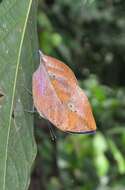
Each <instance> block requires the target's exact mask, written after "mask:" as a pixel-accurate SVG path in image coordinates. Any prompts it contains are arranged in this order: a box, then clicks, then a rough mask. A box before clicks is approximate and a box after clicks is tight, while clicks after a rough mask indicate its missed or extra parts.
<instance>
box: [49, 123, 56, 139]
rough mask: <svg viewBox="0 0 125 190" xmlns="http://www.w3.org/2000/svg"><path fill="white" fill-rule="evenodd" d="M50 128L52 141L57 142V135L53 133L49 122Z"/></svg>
mask: <svg viewBox="0 0 125 190" xmlns="http://www.w3.org/2000/svg"><path fill="white" fill-rule="evenodd" d="M48 128H49V132H50V135H51V138H52V140H53V141H56V135H55V133H54V131H53V128H52V125H51V124H50V123H49V122H48Z"/></svg>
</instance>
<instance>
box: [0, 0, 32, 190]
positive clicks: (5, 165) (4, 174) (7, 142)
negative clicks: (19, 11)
mask: <svg viewBox="0 0 125 190" xmlns="http://www.w3.org/2000/svg"><path fill="white" fill-rule="evenodd" d="M31 5H32V0H30V1H29V6H28V9H27V14H26V20H25V22H24V27H23V30H22V37H21V41H20V46H19V53H18V57H17V67H16V71H15V80H14V84H13V91H12V92H13V93H12V101H11V102H12V103H11V108H10V114H9V122H8V133H7V141H6V146H5V147H6V148H5V162H4V172H3V190H5V188H6V173H7V159H8V144H9V136H10V127H11V120H12V112H13V104H14V97H15V89H16V83H17V76H18V68H19V64H20V57H21V51H22V46H23V41H24V36H25V31H26V26H27V22H28V17H29V13H30V9H31Z"/></svg>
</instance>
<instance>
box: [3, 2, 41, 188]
mask: <svg viewBox="0 0 125 190" xmlns="http://www.w3.org/2000/svg"><path fill="white" fill-rule="evenodd" d="M36 8H37V4H36V2H35V1H32V0H16V1H15V0H4V1H2V3H1V4H0V92H1V93H2V99H3V100H2V103H1V104H0V190H17V189H18V190H24V189H25V190H26V189H27V188H28V185H29V181H30V180H29V176H30V170H31V166H32V164H33V160H34V158H35V155H36V145H35V141H34V137H33V115H31V114H29V113H28V112H26V111H25V110H31V109H32V97H31V95H30V94H29V93H28V91H27V90H26V88H28V89H29V90H31V83H32V72H33V70H34V65H35V64H36V62H37V60H38V58H37V57H38V48H37V31H36Z"/></svg>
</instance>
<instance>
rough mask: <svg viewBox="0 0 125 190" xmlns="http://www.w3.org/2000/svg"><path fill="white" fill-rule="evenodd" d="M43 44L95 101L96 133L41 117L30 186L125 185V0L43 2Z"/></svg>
mask: <svg viewBox="0 0 125 190" xmlns="http://www.w3.org/2000/svg"><path fill="white" fill-rule="evenodd" d="M38 35H39V45H40V48H41V49H42V51H43V52H44V53H46V54H49V55H51V56H54V57H56V58H58V59H60V60H62V61H64V62H65V63H66V64H67V65H69V66H70V67H71V68H72V70H73V71H74V73H75V75H76V76H77V78H78V80H79V82H80V86H81V87H82V88H83V89H84V90H85V92H86V94H87V95H88V98H89V100H90V102H91V104H92V107H93V112H94V115H95V119H96V123H97V128H98V130H97V133H96V134H95V135H71V134H65V133H62V132H60V131H58V130H57V129H56V128H53V129H54V133H55V134H56V137H57V139H56V140H55V141H52V138H51V136H50V133H49V130H48V128H47V123H46V121H43V120H42V119H40V118H39V116H38V115H36V123H35V134H36V141H37V144H38V154H37V158H36V162H35V164H34V167H33V172H32V180H31V184H30V188H29V189H30V190H70V189H72V190H95V189H96V190H124V189H125V89H124V85H125V74H124V72H125V1H124V0H100V1H99V0H43V1H40V0H39V7H38Z"/></svg>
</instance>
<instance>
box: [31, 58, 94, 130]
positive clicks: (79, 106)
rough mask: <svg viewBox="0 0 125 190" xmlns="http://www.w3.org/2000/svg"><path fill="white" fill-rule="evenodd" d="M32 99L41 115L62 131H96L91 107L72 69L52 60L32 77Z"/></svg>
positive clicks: (45, 63) (46, 62)
mask: <svg viewBox="0 0 125 190" xmlns="http://www.w3.org/2000/svg"><path fill="white" fill-rule="evenodd" d="M33 98H34V104H35V107H36V108H37V110H38V112H39V113H40V114H41V115H44V117H45V118H47V119H48V120H49V121H51V122H52V123H53V124H54V125H55V126H56V127H58V128H59V129H60V130H63V131H69V132H77V133H86V132H91V131H95V130H96V124H95V120H94V118H93V114H92V111H91V107H90V104H89V102H88V99H87V97H86V95H85V94H84V92H83V91H82V90H81V89H80V87H79V86H78V83H77V79H76V77H75V75H74V74H73V72H72V71H71V69H70V68H69V67H68V66H66V65H65V64H64V63H63V62H61V61H59V60H57V59H55V58H52V57H50V56H44V57H42V63H41V64H40V66H39V68H38V69H37V71H36V72H35V73H34V75H33Z"/></svg>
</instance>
